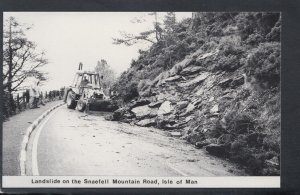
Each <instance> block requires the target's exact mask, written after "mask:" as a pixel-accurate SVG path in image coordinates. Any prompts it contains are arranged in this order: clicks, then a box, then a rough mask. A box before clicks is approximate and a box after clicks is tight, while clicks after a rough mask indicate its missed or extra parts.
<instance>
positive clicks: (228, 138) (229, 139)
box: [217, 134, 233, 144]
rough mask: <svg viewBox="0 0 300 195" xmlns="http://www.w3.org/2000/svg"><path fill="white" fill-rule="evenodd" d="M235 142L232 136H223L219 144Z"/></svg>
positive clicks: (219, 139)
mask: <svg viewBox="0 0 300 195" xmlns="http://www.w3.org/2000/svg"><path fill="white" fill-rule="evenodd" d="M232 141H233V136H232V135H231V134H223V135H221V136H220V137H219V138H218V140H217V144H230V143H231V142H232Z"/></svg>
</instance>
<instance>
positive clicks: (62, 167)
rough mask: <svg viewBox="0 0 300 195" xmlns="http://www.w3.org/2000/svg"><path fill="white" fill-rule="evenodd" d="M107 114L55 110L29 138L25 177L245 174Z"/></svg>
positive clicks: (180, 142)
mask: <svg viewBox="0 0 300 195" xmlns="http://www.w3.org/2000/svg"><path fill="white" fill-rule="evenodd" d="M106 114H107V113H92V114H89V115H87V114H85V113H81V112H78V111H76V110H70V109H67V108H66V105H64V106H62V107H60V108H58V109H56V110H54V111H53V112H52V113H51V114H50V115H49V116H48V117H46V118H45V119H44V120H43V122H41V124H40V125H39V126H38V127H37V128H36V130H35V131H34V132H33V134H32V136H31V137H30V142H29V146H28V150H27V161H26V175H43V176H50V175H56V176H59V175H66V176H67V175H76V176H81V175H98V176H108V175H114V176H157V177H158V176H230V175H244V173H243V171H242V170H239V169H237V168H236V166H235V165H233V164H231V163H229V162H227V161H224V160H221V159H218V158H215V157H213V156H210V155H208V154H206V153H205V151H204V150H199V149H195V148H194V147H193V146H192V145H190V144H187V143H186V142H185V141H184V140H180V139H178V138H173V137H170V136H169V135H168V133H167V132H165V131H162V130H159V129H155V128H145V127H138V126H132V125H130V124H124V123H119V122H113V121H106V120H105V119H104V116H105V115H106Z"/></svg>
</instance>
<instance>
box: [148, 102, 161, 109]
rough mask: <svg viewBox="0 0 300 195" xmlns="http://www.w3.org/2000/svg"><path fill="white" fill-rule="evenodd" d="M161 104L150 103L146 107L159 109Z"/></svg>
mask: <svg viewBox="0 0 300 195" xmlns="http://www.w3.org/2000/svg"><path fill="white" fill-rule="evenodd" d="M162 103H163V101H162V100H160V101H157V102H152V103H150V104H149V105H148V107H150V108H156V107H159V106H160V105H161V104H162Z"/></svg>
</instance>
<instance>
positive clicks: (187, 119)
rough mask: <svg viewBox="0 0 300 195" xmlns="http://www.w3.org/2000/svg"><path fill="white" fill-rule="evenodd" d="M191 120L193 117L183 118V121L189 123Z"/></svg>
mask: <svg viewBox="0 0 300 195" xmlns="http://www.w3.org/2000/svg"><path fill="white" fill-rule="evenodd" d="M192 119H194V116H188V117H185V119H184V121H185V122H189V121H190V120H192Z"/></svg>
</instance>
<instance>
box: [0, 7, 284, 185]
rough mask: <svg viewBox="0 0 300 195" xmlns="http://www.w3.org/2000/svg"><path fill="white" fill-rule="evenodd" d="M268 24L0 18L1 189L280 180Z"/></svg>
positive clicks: (93, 15)
mask: <svg viewBox="0 0 300 195" xmlns="http://www.w3.org/2000/svg"><path fill="white" fill-rule="evenodd" d="M281 22H282V19H281V13H280V12H4V13H3V70H2V78H3V91H4V92H3V102H2V104H3V113H2V118H3V121H4V122H3V135H2V145H3V147H2V175H3V177H2V182H3V183H2V185H3V186H4V187H5V186H8V187H12V188H14V187H25V186H30V187H32V188H35V187H49V188H51V187H93V188H104V187H106V188H107V187H108V188H110V187H126V188H127V187H129V188H130V187H138V188H141V187H146V188H149V187H152V188H153V187H154V188H156V187H158V188H160V187H161V188H166V187H169V188H178V187H179V188H198V187H248V188H249V187H250V188H251V187H264V186H266V187H280V175H281V169H280V167H281V163H280V162H281V88H280V84H281V82H280V81H281V71H280V70H281ZM254 176H255V177H254ZM26 178H27V179H26ZM28 178H30V179H28ZM201 178H206V179H205V180H204V179H201ZM260 179H263V180H260ZM239 182H241V184H239Z"/></svg>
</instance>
